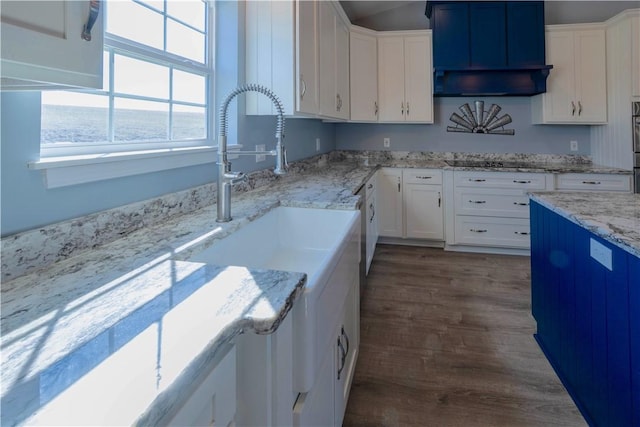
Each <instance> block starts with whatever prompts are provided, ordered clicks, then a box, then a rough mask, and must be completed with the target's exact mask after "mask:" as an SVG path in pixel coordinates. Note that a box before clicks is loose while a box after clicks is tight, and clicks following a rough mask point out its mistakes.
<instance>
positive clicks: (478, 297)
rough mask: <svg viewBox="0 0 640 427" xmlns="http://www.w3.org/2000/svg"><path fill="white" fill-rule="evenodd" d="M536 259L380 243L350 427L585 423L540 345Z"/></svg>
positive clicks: (364, 313) (365, 310)
mask: <svg viewBox="0 0 640 427" xmlns="http://www.w3.org/2000/svg"><path fill="white" fill-rule="evenodd" d="M529 281H530V267H529V258H528V257H517V256H504V255H484V254H466V253H457V252H445V251H443V250H442V249H433V248H418V247H408V246H392V245H379V246H378V247H377V249H376V255H375V258H374V261H373V264H372V266H371V270H370V272H369V276H368V285H367V288H366V291H365V294H364V296H363V299H362V305H361V324H360V328H361V342H360V355H359V358H358V364H357V368H356V373H355V377H354V380H353V386H352V389H351V395H350V397H349V402H348V406H347V410H346V415H345V419H344V426H423V427H425V426H465V427H467V426H584V425H586V423H585V422H584V420H583V418H582V416H581V415H580V413H579V412H578V410H577V408H576V407H575V405H574V403H573V401H572V400H571V398H570V397H569V395H568V394H567V392H566V390H565V388H564V387H563V386H562V384H561V383H560V380H559V379H558V378H557V376H556V374H555V373H554V372H553V369H552V368H551V366H550V365H549V363H548V362H547V360H546V358H545V357H544V355H543V354H542V352H541V351H540V349H539V347H538V345H537V344H536V342H535V340H534V339H533V333H534V331H535V322H534V320H533V317H532V316H531V308H530V283H529Z"/></svg>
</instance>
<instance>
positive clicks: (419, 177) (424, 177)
mask: <svg viewBox="0 0 640 427" xmlns="http://www.w3.org/2000/svg"><path fill="white" fill-rule="evenodd" d="M416 178H418V179H431V178H433V177H432V176H416Z"/></svg>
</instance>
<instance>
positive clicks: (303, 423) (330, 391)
mask: <svg viewBox="0 0 640 427" xmlns="http://www.w3.org/2000/svg"><path fill="white" fill-rule="evenodd" d="M335 351H336V350H335V346H334V345H331V346H329V348H328V349H327V352H326V353H325V354H324V356H323V357H324V359H323V362H322V367H321V368H320V370H319V371H318V376H317V380H316V382H315V384H314V385H313V387H312V388H311V390H310V391H309V392H308V393H302V394H300V395H299V396H298V400H297V401H296V403H295V405H294V406H293V425H294V426H296V427H307V426H332V425H334V424H333V423H334V420H335V411H334V405H335V397H334V393H335V381H336V375H335V360H336V357H335Z"/></svg>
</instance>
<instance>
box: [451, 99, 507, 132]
mask: <svg viewBox="0 0 640 427" xmlns="http://www.w3.org/2000/svg"><path fill="white" fill-rule="evenodd" d="M474 104H475V107H476V108H475V111H472V110H471V107H470V106H469V103H466V104H463V105H461V106H460V107H459V109H460V112H461V113H462V116H460V114H458V113H455V112H454V113H453V114H451V117H449V120H451V121H452V122H453V123H455V124H456V126H447V132H464V133H490V134H494V135H515V133H516V131H515V130H513V129H505V128H504V126H505V125H508V124H509V123H511V122H512V121H513V120H512V119H511V116H510V115H508V114H505V115H503V116H502V117H498V113H499V112H500V110H502V108H501V107H500V106H499V105H498V104H491V108H489V111H486V112H485V111H484V101H475V102H474ZM498 128H500V129H498Z"/></svg>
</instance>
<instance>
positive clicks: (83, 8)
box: [0, 1, 104, 89]
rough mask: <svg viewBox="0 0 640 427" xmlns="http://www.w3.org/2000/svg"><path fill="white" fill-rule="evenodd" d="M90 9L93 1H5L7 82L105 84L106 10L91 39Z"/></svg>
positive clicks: (26, 85) (2, 66)
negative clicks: (87, 33)
mask: <svg viewBox="0 0 640 427" xmlns="http://www.w3.org/2000/svg"><path fill="white" fill-rule="evenodd" d="M103 7H104V5H103ZM89 10H90V9H89V2H88V1H3V2H2V7H1V8H0V16H1V19H2V25H0V32H1V35H0V40H1V47H0V51H1V55H2V60H1V62H0V75H1V76H2V88H3V89H48V88H56V86H73V87H83V88H97V89H100V88H102V82H103V80H102V58H103V33H104V25H103V22H104V11H103V10H100V12H99V14H98V18H97V20H96V22H95V25H94V27H93V29H92V30H91V41H86V40H84V39H82V37H81V34H82V30H83V27H84V25H85V23H86V22H87V18H88V16H89ZM58 88H60V87H58Z"/></svg>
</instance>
